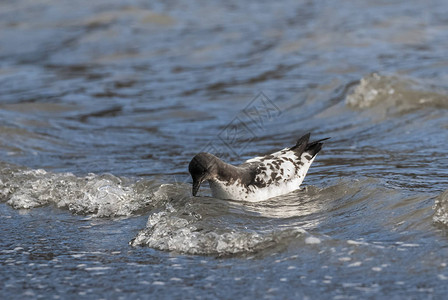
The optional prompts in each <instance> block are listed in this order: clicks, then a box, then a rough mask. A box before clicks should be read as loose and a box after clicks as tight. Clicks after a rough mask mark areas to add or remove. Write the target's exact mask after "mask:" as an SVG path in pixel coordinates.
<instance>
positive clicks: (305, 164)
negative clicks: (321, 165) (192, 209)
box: [188, 133, 328, 202]
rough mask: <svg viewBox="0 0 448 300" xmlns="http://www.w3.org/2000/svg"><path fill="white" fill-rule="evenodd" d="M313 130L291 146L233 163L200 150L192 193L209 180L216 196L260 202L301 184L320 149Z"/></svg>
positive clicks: (193, 163)
mask: <svg viewBox="0 0 448 300" xmlns="http://www.w3.org/2000/svg"><path fill="white" fill-rule="evenodd" d="M309 138H310V134H309V133H308V134H306V135H304V136H302V137H301V138H300V139H299V140H298V141H297V143H296V145H295V146H293V147H291V148H285V149H283V150H280V151H278V152H275V153H272V154H269V155H266V156H260V157H255V158H252V159H249V160H247V161H246V162H244V163H243V164H241V165H239V166H233V165H230V164H227V163H225V162H223V161H222V160H220V159H219V158H218V157H216V156H214V155H212V154H210V153H205V152H202V153H199V154H197V155H196V156H195V157H194V158H193V159H192V160H191V162H190V165H189V166H188V171H189V172H190V174H191V177H192V178H193V196H196V194H197V192H198V190H199V187H200V185H201V183H202V182H204V181H208V182H209V184H210V188H211V190H212V195H213V197H215V198H220V199H231V200H241V201H250V202H257V201H262V200H266V199H268V198H272V197H276V196H279V195H283V194H286V193H289V192H292V191H294V190H296V189H298V188H299V186H300V184H301V183H302V182H303V179H305V175H306V173H307V172H308V169H309V167H310V166H311V164H312V163H313V161H314V158H315V157H316V155H317V153H318V152H319V151H320V150H321V149H322V141H324V140H327V139H328V138H326V139H321V140H318V141H314V142H311V143H309Z"/></svg>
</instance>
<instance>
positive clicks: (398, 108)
mask: <svg viewBox="0 0 448 300" xmlns="http://www.w3.org/2000/svg"><path fill="white" fill-rule="evenodd" d="M345 103H346V104H347V105H348V106H350V107H353V108H358V109H365V108H377V109H380V110H381V111H384V112H386V113H404V112H408V111H413V110H415V109H418V108H424V107H442V108H448V90H447V89H446V88H443V87H440V86H435V85H432V84H428V83H425V82H421V81H417V80H416V79H411V78H407V77H401V76H397V75H380V74H377V73H373V74H370V75H367V76H365V77H364V78H362V79H361V81H360V83H359V84H358V85H357V86H355V87H354V88H353V90H352V91H351V93H349V94H348V95H347V97H346V99H345Z"/></svg>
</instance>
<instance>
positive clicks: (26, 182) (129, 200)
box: [0, 164, 169, 217]
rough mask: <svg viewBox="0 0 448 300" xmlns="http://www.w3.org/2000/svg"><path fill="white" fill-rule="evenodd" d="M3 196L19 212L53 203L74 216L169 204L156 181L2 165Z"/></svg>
mask: <svg viewBox="0 0 448 300" xmlns="http://www.w3.org/2000/svg"><path fill="white" fill-rule="evenodd" d="M0 197H1V200H2V201H3V202H5V201H6V203H7V204H9V205H11V206H12V207H13V208H16V209H30V208H34V207H39V206H44V205H49V204H53V205H55V206H56V207H58V208H65V209H68V210H70V211H71V212H73V213H75V214H90V215H93V216H95V217H118V216H130V215H132V214H135V213H141V212H145V211H148V210H150V209H152V208H154V207H155V206H157V205H159V204H160V203H163V201H167V200H168V199H169V193H167V187H166V186H165V185H161V184H160V183H159V182H157V181H155V180H138V181H132V180H130V179H127V178H120V177H117V176H114V175H111V174H103V175H96V174H88V175H87V176H83V177H78V176H75V175H74V174H72V173H53V172H48V171H45V170H42V169H37V170H31V169H24V168H17V167H14V166H9V165H5V164H2V171H1V173H0Z"/></svg>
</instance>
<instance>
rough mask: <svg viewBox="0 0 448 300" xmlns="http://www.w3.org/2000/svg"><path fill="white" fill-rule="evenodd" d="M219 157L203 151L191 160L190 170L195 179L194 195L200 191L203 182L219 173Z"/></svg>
mask: <svg viewBox="0 0 448 300" xmlns="http://www.w3.org/2000/svg"><path fill="white" fill-rule="evenodd" d="M218 161H219V159H218V158H217V157H216V156H214V155H212V154H210V153H205V152H201V153H199V154H197V155H196V156H195V157H193V159H192V160H191V161H190V164H189V165H188V171H189V172H190V175H191V178H192V179H193V196H196V194H197V193H198V191H199V187H200V186H201V183H202V182H204V181H206V180H210V179H213V178H214V177H215V176H216V174H217V163H218Z"/></svg>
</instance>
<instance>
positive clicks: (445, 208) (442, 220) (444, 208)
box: [433, 190, 448, 226]
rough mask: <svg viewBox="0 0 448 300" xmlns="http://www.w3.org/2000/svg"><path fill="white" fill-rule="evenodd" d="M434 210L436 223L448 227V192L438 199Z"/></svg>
mask: <svg viewBox="0 0 448 300" xmlns="http://www.w3.org/2000/svg"><path fill="white" fill-rule="evenodd" d="M433 208H434V210H435V213H434V216H433V220H434V222H436V223H439V224H443V225H447V226H448V190H446V191H445V192H443V193H442V194H441V195H440V196H438V197H437V198H436V201H435V203H434V207H433Z"/></svg>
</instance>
